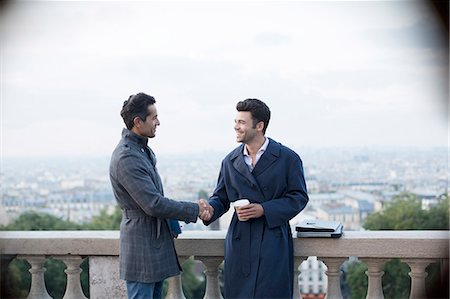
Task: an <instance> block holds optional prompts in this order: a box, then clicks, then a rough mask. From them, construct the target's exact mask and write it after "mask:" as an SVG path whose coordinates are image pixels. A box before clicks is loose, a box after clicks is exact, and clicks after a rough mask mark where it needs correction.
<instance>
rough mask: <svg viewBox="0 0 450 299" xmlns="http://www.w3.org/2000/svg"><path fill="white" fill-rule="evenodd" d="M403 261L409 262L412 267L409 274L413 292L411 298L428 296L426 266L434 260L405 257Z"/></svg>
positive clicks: (416, 298)
mask: <svg viewBox="0 0 450 299" xmlns="http://www.w3.org/2000/svg"><path fill="white" fill-rule="evenodd" d="M402 261H403V262H405V263H407V264H408V265H409V267H410V268H411V272H409V273H408V274H409V276H410V277H411V293H410V295H409V298H410V299H418V298H426V297H427V296H426V291H425V277H427V275H428V273H427V272H426V271H425V268H426V267H427V266H428V265H429V264H430V263H432V262H434V261H433V260H430V259H403V260H402Z"/></svg>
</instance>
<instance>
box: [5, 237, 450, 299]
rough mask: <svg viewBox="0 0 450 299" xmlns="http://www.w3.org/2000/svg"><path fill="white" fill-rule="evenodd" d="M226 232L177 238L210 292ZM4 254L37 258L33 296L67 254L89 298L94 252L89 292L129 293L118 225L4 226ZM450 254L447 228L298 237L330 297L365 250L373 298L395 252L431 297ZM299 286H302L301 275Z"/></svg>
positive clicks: (297, 246) (175, 281)
mask: <svg viewBox="0 0 450 299" xmlns="http://www.w3.org/2000/svg"><path fill="white" fill-rule="evenodd" d="M225 233H226V232H225V231H186V232H184V233H183V234H181V235H180V238H179V239H177V240H176V247H177V252H178V254H179V256H180V260H181V262H183V261H184V260H185V259H187V258H189V257H191V256H193V257H194V258H195V259H196V260H200V261H201V262H202V263H203V264H204V266H205V274H206V291H205V297H204V298H208V299H214V298H222V295H221V293H220V289H219V280H218V273H219V271H218V269H219V266H220V264H221V263H222V261H223V256H224V247H223V246H224V238H225ZM0 254H1V255H2V256H11V257H15V258H18V259H25V260H27V261H28V262H29V263H30V265H31V269H30V270H29V271H30V273H31V275H32V283H31V289H30V292H29V295H28V298H29V299H34V298H40V299H41V298H51V297H50V296H49V295H48V293H47V291H46V289H45V281H44V272H45V268H44V267H43V264H44V262H45V260H46V259H47V258H49V257H53V258H56V259H59V260H62V261H63V262H64V263H65V264H66V266H67V269H66V270H65V272H66V274H67V287H66V292H65V295H64V299H75V298H76V299H83V298H85V296H84V294H83V292H82V290H81V284H80V272H81V269H80V264H81V262H82V260H83V258H85V257H89V283H90V297H91V298H126V295H125V294H126V292H125V286H124V282H123V281H121V280H120V279H119V277H118V254H119V232H117V231H33V232H7V231H3V232H0ZM448 254H449V232H448V231H364V232H359V231H358V232H357V231H348V232H346V233H345V235H344V236H343V237H342V238H340V239H329V238H295V239H294V257H295V268H296V269H297V271H296V274H297V275H296V276H298V274H299V271H298V269H299V265H300V264H301V262H302V261H304V260H306V259H307V257H308V256H317V258H318V259H319V260H321V261H323V262H324V263H325V264H326V266H327V270H326V272H325V273H326V275H327V277H328V280H327V283H328V287H327V294H326V298H328V299H335V298H337V299H339V298H342V294H341V289H340V283H339V279H340V275H341V270H340V267H341V265H342V263H343V262H345V261H346V260H348V258H349V257H358V258H359V259H360V260H361V261H362V262H364V263H365V264H366V265H367V267H368V270H367V272H366V275H367V276H368V290H367V298H368V299H373V298H376V299H379V298H380V299H381V298H384V296H383V290H382V280H381V278H382V275H383V271H382V269H383V265H384V263H385V262H386V261H388V260H389V259H391V258H399V259H401V260H402V261H403V262H405V263H407V264H408V265H409V267H410V268H411V272H410V273H409V275H410V277H411V292H410V294H411V295H410V298H424V297H425V277H426V275H427V273H426V271H425V268H426V267H427V266H428V265H429V264H430V263H434V262H439V261H442V260H448ZM2 266H4V265H2ZM447 270H448V269H447ZM294 285H295V286H297V280H296V281H295V283H294ZM166 298H177V299H183V298H185V296H184V295H183V290H182V286H181V279H180V277H179V276H178V277H173V278H170V279H169V288H168V294H167V296H166ZM294 298H300V294H299V291H298V288H297V287H295V289H294Z"/></svg>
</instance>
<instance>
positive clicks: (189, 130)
mask: <svg viewBox="0 0 450 299" xmlns="http://www.w3.org/2000/svg"><path fill="white" fill-rule="evenodd" d="M1 13H2V18H1V21H0V22H1V25H2V26H1V31H0V32H1V39H2V42H1V46H0V53H1V55H0V63H1V67H0V72H1V76H0V81H1V83H0V84H1V94H0V105H1V126H0V135H1V149H0V150H1V152H0V154H1V157H26V156H48V157H54V156H109V155H110V154H111V152H112V150H113V149H114V147H115V145H116V144H117V142H118V140H119V138H120V132H121V130H122V128H123V122H122V120H121V118H120V116H119V111H120V108H121V105H122V103H123V101H124V100H126V99H127V98H128V96H129V95H130V94H133V93H137V92H141V91H142V92H146V93H149V94H151V95H153V96H154V97H155V98H156V101H157V103H156V105H157V108H158V112H159V114H160V120H161V126H160V127H158V130H157V133H156V138H155V139H152V140H150V142H149V144H150V146H152V148H154V149H155V152H156V154H157V155H163V154H167V155H170V154H186V155H188V154H189V153H197V152H208V151H214V152H221V153H222V152H225V153H226V152H227V151H229V150H231V149H233V148H234V147H235V146H237V144H236V142H235V136H234V131H233V119H234V117H235V104H236V102H237V101H239V100H243V99H245V98H249V97H256V98H260V99H261V100H263V101H265V102H266V103H267V104H268V105H269V107H270V108H271V111H272V119H271V121H270V124H269V127H268V130H267V136H269V137H272V138H274V139H275V140H277V141H280V142H282V143H283V144H285V145H288V146H290V147H292V148H303V147H379V146H392V147H447V146H448V43H447V42H448V39H447V40H446V39H445V38H443V36H442V35H441V34H442V28H441V27H440V26H439V19H438V18H437V17H436V16H435V15H433V14H432V8H431V7H430V6H427V5H425V2H423V1H408V2H406V1H405V2H396V1H395V2H366V1H362V2H320V3H316V2H309V1H302V2H298V1H286V2H274V1H241V2H237V1H231V2H220V1H209V2H206V1H196V2H191V1H177V2H171V1H169V2H159V1H142V2H140V1H138V2H132V3H125V2H115V1H100V2H90V1H81V2H71V1H57V2H44V1H35V2H33V1H11V2H10V3H9V4H8V5H7V6H6V8H5V9H4V10H3V11H2V12H1ZM444 35H445V34H444Z"/></svg>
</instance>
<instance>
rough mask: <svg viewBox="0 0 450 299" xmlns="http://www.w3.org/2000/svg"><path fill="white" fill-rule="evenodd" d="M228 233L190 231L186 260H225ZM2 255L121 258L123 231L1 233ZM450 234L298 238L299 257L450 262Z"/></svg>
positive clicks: (181, 247) (185, 237)
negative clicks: (120, 248) (120, 239)
mask: <svg viewBox="0 0 450 299" xmlns="http://www.w3.org/2000/svg"><path fill="white" fill-rule="evenodd" d="M225 235H226V231H185V232H183V233H182V234H181V235H180V237H179V238H178V239H177V240H176V242H175V243H176V247H177V252H178V254H179V255H180V256H191V255H195V256H223V254H224V250H223V245H224V239H225ZM0 253H1V254H40V255H86V256H87V255H102V256H108V255H118V254H119V232H118V231H0ZM448 253H449V231H347V232H345V233H344V236H343V237H342V238H339V239H330V238H294V255H295V256H299V257H303V256H318V257H349V256H357V257H371V258H385V257H388V258H392V257H398V258H430V259H435V258H448Z"/></svg>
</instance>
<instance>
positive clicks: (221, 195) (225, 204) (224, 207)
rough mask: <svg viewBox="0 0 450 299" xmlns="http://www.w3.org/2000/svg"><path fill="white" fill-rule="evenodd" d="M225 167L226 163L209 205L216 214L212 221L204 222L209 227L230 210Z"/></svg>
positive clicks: (222, 167)
mask: <svg viewBox="0 0 450 299" xmlns="http://www.w3.org/2000/svg"><path fill="white" fill-rule="evenodd" d="M224 165H225V163H224V162H222V166H221V169H220V173H219V178H218V180H217V186H216V189H215V190H214V192H213V195H212V196H211V198H210V199H209V204H210V205H211V206H212V207H213V208H214V214H213V216H212V218H211V220H209V221H203V223H204V224H205V225H209V224H211V223H212V222H214V221H215V220H217V219H218V218H220V217H221V216H222V215H223V214H224V213H226V212H227V211H228V209H229V208H230V201H229V199H228V194H227V190H226V188H225V177H224V175H225V171H224Z"/></svg>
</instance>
